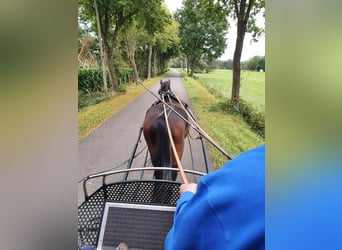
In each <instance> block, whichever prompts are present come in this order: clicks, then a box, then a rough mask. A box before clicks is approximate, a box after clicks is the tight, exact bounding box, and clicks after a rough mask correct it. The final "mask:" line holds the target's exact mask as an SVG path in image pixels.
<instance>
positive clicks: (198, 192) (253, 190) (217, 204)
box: [164, 145, 265, 250]
mask: <svg viewBox="0 0 342 250" xmlns="http://www.w3.org/2000/svg"><path fill="white" fill-rule="evenodd" d="M180 194H181V196H180V198H179V200H178V201H177V204H176V211H175V214H174V222H173V226H172V228H171V229H170V231H169V233H168V235H167V237H166V240H165V245H164V248H165V249H166V250H169V249H177V250H183V249H189V250H190V249H191V250H193V249H196V250H200V249H206V250H207V249H217V250H220V249H225V250H226V249H238V250H241V249H253V250H254V249H265V146H264V145H262V146H259V147H256V148H254V149H251V150H248V151H246V152H243V153H241V154H240V155H238V156H237V157H235V158H234V159H233V160H231V161H228V162H227V163H226V164H225V165H224V166H222V167H221V168H220V169H219V170H217V171H215V172H213V173H210V174H207V175H206V176H203V177H202V178H201V179H200V181H199V183H198V185H197V184H195V183H190V184H183V185H181V187H180Z"/></svg>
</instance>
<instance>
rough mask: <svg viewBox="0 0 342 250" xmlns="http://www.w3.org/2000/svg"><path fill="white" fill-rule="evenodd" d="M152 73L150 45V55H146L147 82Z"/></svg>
mask: <svg viewBox="0 0 342 250" xmlns="http://www.w3.org/2000/svg"><path fill="white" fill-rule="evenodd" d="M151 71H152V43H150V53H149V55H148V67H147V80H150V79H151Z"/></svg>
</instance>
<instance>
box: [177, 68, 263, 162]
mask: <svg viewBox="0 0 342 250" xmlns="http://www.w3.org/2000/svg"><path fill="white" fill-rule="evenodd" d="M202 75H205V74H196V76H197V77H199V78H200V79H201V76H202ZM226 75H227V71H226V72H224V71H218V72H214V73H211V74H206V76H208V77H206V81H208V82H215V86H214V90H213V89H211V88H208V86H207V85H206V84H203V83H201V82H202V81H201V80H194V79H192V78H190V77H188V76H186V75H185V74H184V73H182V78H183V83H184V86H185V89H186V91H187V93H188V95H189V98H190V101H191V104H192V107H193V111H194V113H195V115H196V117H197V120H198V123H199V124H200V126H201V127H202V129H203V130H204V131H206V133H207V134H208V135H209V136H210V137H212V138H213V139H214V140H215V141H216V142H217V143H218V144H219V145H220V146H221V147H222V148H223V149H225V151H226V152H227V153H229V154H230V155H232V156H236V155H238V154H239V153H241V152H243V151H245V150H247V149H250V148H253V147H255V146H258V145H260V144H263V143H264V140H263V138H262V137H260V136H259V135H257V134H256V133H254V132H252V131H251V129H250V127H249V126H248V125H247V124H246V122H244V121H243V119H242V118H241V117H240V116H237V115H232V114H228V113H223V112H222V111H216V110H215V109H213V108H212V107H213V106H215V105H216V104H217V102H218V100H219V98H218V96H224V95H225V89H224V84H223V83H224V81H223V80H222V76H226ZM209 76H213V78H210V77H209ZM202 79H203V78H202ZM218 82H220V83H218ZM213 92H214V93H213ZM221 92H223V93H221ZM220 93H221V94H220ZM251 96H253V95H251ZM252 99H253V100H259V99H260V98H257V97H253V98H252ZM260 102H261V101H260ZM207 145H209V143H207ZM209 151H210V154H211V157H212V160H213V162H214V165H215V166H216V167H219V166H222V164H223V163H225V162H226V160H227V159H226V158H225V157H224V156H223V155H222V154H221V153H220V152H219V151H217V150H216V149H215V148H214V147H213V146H211V145H209Z"/></svg>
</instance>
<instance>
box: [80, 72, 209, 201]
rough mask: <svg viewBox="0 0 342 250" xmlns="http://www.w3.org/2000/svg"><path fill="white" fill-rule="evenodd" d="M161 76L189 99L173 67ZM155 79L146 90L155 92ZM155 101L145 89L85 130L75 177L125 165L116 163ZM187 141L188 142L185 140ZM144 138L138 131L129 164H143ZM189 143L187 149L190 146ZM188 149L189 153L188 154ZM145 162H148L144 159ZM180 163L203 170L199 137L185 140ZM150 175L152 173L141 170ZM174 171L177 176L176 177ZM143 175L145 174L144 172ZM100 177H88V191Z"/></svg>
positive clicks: (129, 149) (129, 150)
mask: <svg viewBox="0 0 342 250" xmlns="http://www.w3.org/2000/svg"><path fill="white" fill-rule="evenodd" d="M165 79H170V80H171V89H172V91H174V92H175V93H176V94H177V95H178V96H179V97H180V98H181V99H182V100H183V101H185V102H187V103H189V101H188V97H187V94H186V92H185V89H184V87H183V83H182V81H181V78H180V73H179V72H177V71H173V72H170V73H169V74H168V75H167V76H166V77H165ZM158 89H159V82H157V83H156V84H155V85H154V86H153V87H152V88H151V89H150V90H151V91H152V92H154V93H156V94H157V93H158ZM155 101H156V97H154V96H153V95H152V94H151V93H149V92H148V91H145V92H144V94H142V95H141V96H140V97H138V98H136V99H135V100H134V101H132V102H131V103H129V104H128V105H126V106H125V107H124V108H123V109H121V110H120V111H119V112H117V113H116V114H115V115H113V116H112V117H111V118H109V119H108V120H106V121H105V122H104V123H103V124H101V125H100V126H99V127H97V128H96V129H94V130H93V131H92V132H91V133H89V134H88V135H87V136H86V137H85V138H84V139H83V140H81V141H80V142H79V144H78V168H79V179H81V178H83V177H86V176H88V175H90V174H94V173H97V172H100V171H105V170H109V169H113V168H116V169H118V170H119V169H125V168H126V167H127V164H124V165H122V166H120V163H122V162H125V161H127V160H128V159H129V158H130V155H131V153H132V150H133V149H134V146H135V145H136V143H137V139H138V135H139V129H140V127H141V126H142V123H143V121H144V117H145V112H146V110H147V109H148V108H149V107H150V106H151V105H152V104H153V103H154V102H155ZM190 133H191V135H193V136H197V135H198V134H197V132H196V131H194V130H193V129H190ZM188 142H189V143H188ZM145 146H146V144H145V140H144V137H143V135H141V138H140V142H139V143H138V148H137V153H138V152H141V154H139V156H138V157H136V158H135V159H134V160H133V165H132V167H143V166H144V162H145V158H146V156H148V157H149V154H148V153H147V150H146V149H145V148H146V147H145ZM190 147H191V150H190ZM191 152H192V154H191ZM147 162H148V163H147V166H152V165H151V164H150V161H148V160H147ZM182 165H183V167H184V168H185V169H193V170H196V171H200V172H206V169H205V162H204V157H203V150H202V146H201V143H200V140H193V139H189V140H187V143H186V146H185V149H184V155H183V158H182ZM211 166H212V164H211V162H209V171H212V167H211ZM145 174H146V175H147V176H148V175H150V176H152V173H145ZM137 175H140V173H139V174H138V173H136V174H130V178H138V176H137ZM179 176H180V175H179V174H178V180H180V177H179ZM112 178H113V180H119V179H120V178H123V176H122V175H121V176H119V175H116V176H114V177H112ZM144 178H145V175H144ZM188 179H189V181H190V182H197V181H198V178H197V177H194V176H193V175H188ZM99 183H100V180H90V181H89V182H88V184H87V187H88V188H89V191H90V193H91V192H92V191H94V190H96V189H97V187H98V185H99ZM80 186H81V185H79V191H78V194H79V195H78V196H79V198H78V199H79V203H80V202H82V200H83V192H82V189H81V187H80Z"/></svg>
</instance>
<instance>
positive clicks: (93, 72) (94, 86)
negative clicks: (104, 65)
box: [78, 68, 103, 93]
mask: <svg viewBox="0 0 342 250" xmlns="http://www.w3.org/2000/svg"><path fill="white" fill-rule="evenodd" d="M102 86H103V80H102V73H101V71H100V70H99V69H94V68H89V69H79V70H78V90H79V91H82V92H84V93H87V92H88V93H89V92H96V91H101V90H102Z"/></svg>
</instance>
